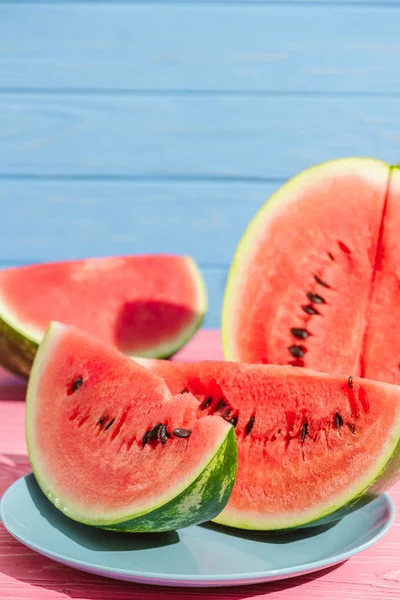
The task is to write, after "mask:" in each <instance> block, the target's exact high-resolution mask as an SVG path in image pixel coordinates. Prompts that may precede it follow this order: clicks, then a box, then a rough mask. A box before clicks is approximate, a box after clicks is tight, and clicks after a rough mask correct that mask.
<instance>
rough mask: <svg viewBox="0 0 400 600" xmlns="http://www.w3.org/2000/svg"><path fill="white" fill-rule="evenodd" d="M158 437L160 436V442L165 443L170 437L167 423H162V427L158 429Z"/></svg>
mask: <svg viewBox="0 0 400 600" xmlns="http://www.w3.org/2000/svg"><path fill="white" fill-rule="evenodd" d="M158 437H159V438H160V442H161V443H162V444H165V442H166V441H167V438H168V436H167V426H166V425H161V427H160V429H159V430H158Z"/></svg>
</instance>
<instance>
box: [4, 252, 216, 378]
mask: <svg viewBox="0 0 400 600" xmlns="http://www.w3.org/2000/svg"><path fill="white" fill-rule="evenodd" d="M206 308H207V297H206V290H205V286H204V282H203V279H202V277H201V274H200V272H199V270H198V268H197V266H196V263H195V262H194V261H193V259H191V258H190V257H180V256H174V255H138V256H125V257H106V258H91V259H86V260H76V261H63V262H54V263H46V264H40V265H30V266H25V267H18V268H13V269H6V270H3V271H0V364H2V365H3V366H5V367H6V368H8V369H9V370H11V371H13V372H15V373H17V374H18V375H22V376H25V377H26V376H28V375H29V373H30V369H31V366H32V360H33V358H34V356H35V353H36V350H37V346H38V344H39V343H40V341H41V339H42V337H43V335H44V332H45V330H46V328H47V326H48V324H49V322H50V321H59V322H63V323H66V324H69V325H74V326H76V327H78V328H80V329H82V330H83V331H85V332H87V333H88V334H90V335H92V336H95V337H96V338H98V339H100V340H102V341H104V342H106V343H108V344H111V345H113V346H116V347H117V348H118V349H120V350H121V351H122V352H124V353H125V354H128V355H133V354H137V355H140V356H150V357H156V358H164V357H168V356H171V355H172V354H174V353H175V352H176V351H177V350H179V349H180V348H181V347H182V346H183V345H184V344H185V343H186V342H187V341H188V340H189V339H190V338H191V336H192V335H193V334H194V333H195V331H196V330H197V329H198V328H199V327H200V325H201V323H202V321H203V318H204V314H205V311H206Z"/></svg>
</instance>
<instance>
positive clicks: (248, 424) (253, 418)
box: [245, 415, 256, 435]
mask: <svg viewBox="0 0 400 600" xmlns="http://www.w3.org/2000/svg"><path fill="white" fill-rule="evenodd" d="M255 420H256V418H255V416H254V415H253V416H252V417H250V419H249V421H248V423H247V425H246V429H245V433H246V435H249V433H250V431H251V430H252V429H253V425H254V421H255Z"/></svg>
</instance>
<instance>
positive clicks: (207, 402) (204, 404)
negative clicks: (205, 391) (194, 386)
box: [200, 396, 212, 410]
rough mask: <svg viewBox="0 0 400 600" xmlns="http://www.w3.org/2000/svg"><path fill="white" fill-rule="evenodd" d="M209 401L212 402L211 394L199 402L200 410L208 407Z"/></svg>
mask: <svg viewBox="0 0 400 600" xmlns="http://www.w3.org/2000/svg"><path fill="white" fill-rule="evenodd" d="M211 402H212V396H209V397H208V398H206V399H205V400H203V402H202V403H201V404H200V410H204V409H205V408H208V407H209V406H210V404H211Z"/></svg>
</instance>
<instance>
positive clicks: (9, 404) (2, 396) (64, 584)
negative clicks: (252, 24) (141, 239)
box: [0, 331, 400, 600]
mask: <svg viewBox="0 0 400 600" xmlns="http://www.w3.org/2000/svg"><path fill="white" fill-rule="evenodd" d="M182 355H183V357H184V358H187V359H188V358H220V357H221V356H222V352H221V349H220V342H219V333H218V332H216V331H200V332H199V333H198V335H197V336H196V338H195V339H194V340H192V342H190V343H189V344H188V345H187V346H186V348H185V350H184V352H182ZM25 389H26V388H25V384H24V383H23V382H21V381H20V380H18V379H17V378H15V377H13V376H11V375H8V374H7V373H5V372H4V371H1V370H0V495H1V494H2V493H3V492H4V490H5V489H6V488H7V487H8V486H9V485H10V484H11V483H12V482H13V481H14V480H15V479H17V478H19V477H20V476H21V475H24V474H25V473H27V472H28V471H29V470H30V468H29V463H28V460H27V456H26V446H25V439H24V419H25V402H24V398H25ZM391 496H392V498H393V500H394V502H395V504H396V506H397V508H398V517H397V519H396V522H395V524H394V526H393V527H392V529H391V531H390V532H389V533H388V534H387V535H386V536H385V537H384V538H383V539H382V540H381V541H380V542H378V543H377V544H376V545H375V546H373V547H372V548H370V549H369V550H366V551H365V552H363V553H361V554H359V555H358V556H356V557H354V558H352V559H350V560H349V561H347V562H345V563H343V564H341V565H340V566H338V567H335V568H331V569H326V570H325V571H321V572H319V573H316V574H315V575H307V576H305V577H298V578H295V579H291V580H287V581H283V582H274V583H269V584H263V585H255V586H246V587H237V588H232V587H231V588H214V589H213V588H210V589H209V590H196V589H188V590H185V589H184V588H161V587H150V586H145V585H135V584H129V583H123V582H118V581H113V580H111V579H104V578H101V577H97V576H94V575H89V574H85V573H80V572H78V571H74V570H73V569H70V568H67V567H63V566H61V565H58V564H57V563H55V562H52V561H50V560H48V559H46V558H44V557H42V556H40V555H39V554H36V553H35V552H33V551H32V550H29V549H28V548H25V546H23V545H21V544H20V543H19V542H17V541H16V540H14V538H12V537H11V536H10V535H9V534H8V533H7V532H6V531H5V529H4V527H3V526H2V525H0V598H1V599H3V598H12V599H13V600H28V599H29V600H30V599H37V600H39V599H40V600H47V599H51V600H53V599H56V598H57V599H59V598H73V599H78V600H110V599H112V600H131V599H133V598H135V599H138V600H153V599H154V598H166V599H170V598H171V599H172V598H180V599H182V600H183V599H185V598H187V599H189V598H209V599H217V598H218V599H225V598H234V599H235V598H237V599H239V598H240V599H245V598H265V599H266V598H267V597H268V599H269V600H271V599H272V598H278V597H279V598H280V599H281V600H285V599H291V598H293V599H294V598H298V599H301V600H312V599H313V598H315V599H318V600H319V599H322V598H324V599H326V600H338V599H342V600H347V599H348V598H352V599H353V598H354V599H356V600H379V599H381V598H382V599H385V600H389V599H392V598H399V599H400V561H399V558H400V485H397V486H396V487H395V488H393V489H392V491H391Z"/></svg>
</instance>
